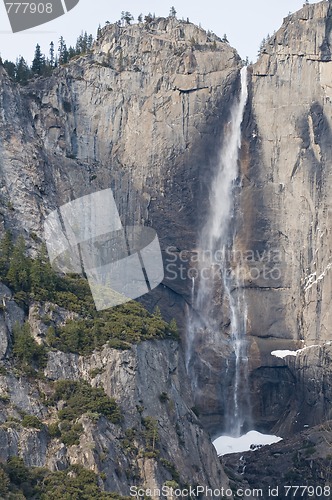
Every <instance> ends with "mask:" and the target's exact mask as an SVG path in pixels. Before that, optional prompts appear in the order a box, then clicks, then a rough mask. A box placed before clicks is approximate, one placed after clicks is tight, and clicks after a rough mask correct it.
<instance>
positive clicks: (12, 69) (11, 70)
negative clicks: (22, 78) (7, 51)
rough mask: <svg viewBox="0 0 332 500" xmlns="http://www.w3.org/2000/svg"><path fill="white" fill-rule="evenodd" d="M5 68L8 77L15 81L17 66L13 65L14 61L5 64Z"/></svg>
mask: <svg viewBox="0 0 332 500" xmlns="http://www.w3.org/2000/svg"><path fill="white" fill-rule="evenodd" d="M2 65H3V67H4V68H5V70H6V72H7V75H8V76H9V78H12V80H15V76H16V64H15V63H13V62H12V61H7V59H6V60H5V61H4V62H3V64H2Z"/></svg>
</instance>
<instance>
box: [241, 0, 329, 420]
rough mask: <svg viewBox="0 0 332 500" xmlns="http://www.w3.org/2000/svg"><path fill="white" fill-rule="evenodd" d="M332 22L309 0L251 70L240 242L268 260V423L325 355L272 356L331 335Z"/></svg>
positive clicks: (264, 314)
mask: <svg viewBox="0 0 332 500" xmlns="http://www.w3.org/2000/svg"><path fill="white" fill-rule="evenodd" d="M331 22H332V11H331V5H330V3H329V2H320V3H318V4H316V5H305V6H304V7H303V9H302V10H300V11H299V12H297V13H296V14H294V15H291V16H289V17H288V18H286V19H285V20H284V24H283V26H282V28H281V29H280V30H279V31H278V32H277V33H276V34H275V35H274V36H273V37H272V38H271V39H270V40H269V41H268V42H267V44H266V47H265V49H264V50H263V54H262V55H261V58H260V59H259V61H258V63H257V64H255V65H254V66H253V67H252V69H251V81H250V94H251V97H250V103H249V104H250V108H249V109H248V118H247V122H246V126H245V130H244V141H245V143H244V147H243V155H242V169H243V175H244V186H243V191H242V194H241V205H242V207H243V211H244V213H245V214H246V219H245V221H246V225H245V227H243V229H242V231H241V245H242V247H243V248H244V249H254V250H255V251H257V254H258V255H263V254H264V252H265V255H266V256H267V258H266V259H265V262H263V264H259V265H258V266H257V263H254V264H253V266H254V267H258V268H260V271H261V275H260V277H259V279H257V280H255V279H251V281H250V280H248V282H247V283H246V288H247V289H246V296H247V301H248V333H249V334H250V336H251V340H252V348H251V352H252V355H251V360H252V363H251V364H252V374H251V377H252V380H253V382H254V386H255V382H256V383H257V379H259V378H260V376H259V372H261V373H262V374H263V378H264V377H265V378H267V379H269V378H270V379H273V380H274V382H272V385H271V384H270V383H266V381H265V382H263V383H262V381H261V383H260V387H261V389H262V387H263V386H264V384H265V385H266V387H265V390H264V389H262V390H261V392H260V395H261V399H260V401H259V402H257V404H256V418H257V420H258V421H259V420H260V421H261V422H262V423H263V420H265V421H266V417H267V418H268V419H269V418H270V419H271V422H272V421H273V420H274V421H275V422H276V421H277V420H278V419H279V417H280V418H281V420H284V419H285V414H284V412H285V411H286V413H287V406H288V404H290V402H291V400H292V399H293V397H294V395H293V394H294V391H295V393H297V394H298V398H299V399H301V398H303V400H307V396H306V394H307V393H308V390H309V389H308V384H309V386H310V385H311V382H310V380H311V378H310V374H309V372H306V373H305V372H304V371H303V370H301V369H300V365H301V362H303V359H304V357H305V359H306V360H308V359H309V358H310V362H309V364H310V365H311V369H312V370H313V371H314V372H315V371H317V370H318V371H319V369H320V368H319V367H320V365H321V356H320V355H313V356H311V354H301V355H300V356H299V359H300V361H299V362H298V364H297V368H298V369H297V370H294V369H292V370H290V371H289V369H288V368H287V366H283V367H281V366H280V360H278V359H277V358H274V361H273V359H272V357H271V355H270V352H271V350H274V349H280V347H279V346H280V345H281V344H280V340H279V339H285V341H284V342H282V344H283V347H282V348H283V349H289V348H290V347H289V346H291V344H292V342H293V347H292V349H296V347H303V345H306V346H311V345H314V344H320V345H323V344H324V343H325V342H327V341H329V340H331V324H332V318H331V313H332V302H331V300H332V298H331V297H332V294H331V291H332V289H331V287H332V232H331V227H332V226H331V221H332V218H331V216H332V204H331V199H332V196H331V194H332V191H331V190H332V184H331V182H332V171H331V168H330V162H331V148H330V144H331V139H332V135H331V127H332V120H331V109H332V102H331V97H332V95H331V82H332V59H331V51H330V46H331V43H332V38H331V36H332V35H331ZM310 33H315V37H314V38H313V37H312V36H310V35H309V34H310ZM257 260H258V259H257ZM251 266H252V264H251ZM249 268H250V266H249ZM264 272H265V276H264ZM298 341H302V342H301V343H300V344H299V343H298ZM317 349H318V348H317ZM305 352H306V353H307V351H305ZM309 352H310V353H313V352H314V349H313V350H310V351H308V353H309ZM320 352H321V353H323V352H325V351H324V349H320ZM322 356H324V355H323V354H322ZM287 359H288V358H287ZM301 360H302V361H301ZM306 363H307V361H306V362H305V364H306ZM276 365H277V366H276ZM326 365H328V363H326ZM293 368H294V367H293ZM276 373H279V377H278V376H275V375H276ZM278 378H279V382H278V383H276V381H277V380H278ZM318 380H321V384H320V387H319V388H318V387H317V386H316V388H315V389H314V392H315V394H316V395H315V396H313V398H314V399H315V398H316V397H318V394H322V393H325V392H326V385H325V384H324V383H323V381H322V379H321V377H318ZM315 383H316V384H317V381H316V382H315ZM256 387H257V386H256ZM272 387H274V389H273V390H271V388H272ZM273 391H274V392H275V404H272V405H271V407H270V412H269V413H268V414H267V415H265V417H264V416H262V414H260V410H259V409H258V407H259V406H261V407H264V409H265V410H266V409H267V405H266V402H265V403H264V398H266V397H269V396H268V394H269V393H270V394H271V392H272V393H273ZM270 397H271V396H270ZM326 397H327V396H326ZM278 399H279V404H278V402H277V401H278ZM286 402H287V403H286ZM309 406H310V405H309ZM309 406H307V408H306V418H309V419H310V423H312V422H313V421H316V423H318V422H319V421H321V420H322V419H323V412H322V411H321V410H320V409H318V408H316V406H315V405H313V406H311V409H310V408H309ZM278 407H279V408H278ZM277 408H278V409H277ZM276 409H277V411H276ZM302 409H304V408H302ZM325 411H326V408H325ZM327 414H328V412H327ZM327 414H326V416H327ZM273 415H274V417H273ZM276 415H277V416H278V418H275V417H276ZM293 416H294V414H292V412H291V413H290V414H289V421H288V424H287V425H289V426H290V427H291V426H292V425H296V424H295V423H294V422H293V423H291V421H292V417H293ZM293 420H295V419H293ZM279 422H280V420H279ZM277 428H278V426H277ZM282 428H283V429H284V430H285V426H283V427H282Z"/></svg>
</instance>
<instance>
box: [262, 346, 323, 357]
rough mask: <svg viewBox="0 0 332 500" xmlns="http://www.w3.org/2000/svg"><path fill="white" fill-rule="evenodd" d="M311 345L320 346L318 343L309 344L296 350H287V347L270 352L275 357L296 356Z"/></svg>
mask: <svg viewBox="0 0 332 500" xmlns="http://www.w3.org/2000/svg"><path fill="white" fill-rule="evenodd" d="M312 347H320V346H319V344H315V345H309V346H307V347H303V348H302V349H297V351H289V350H288V349H279V350H277V351H272V352H271V354H272V356H275V357H276V358H281V359H283V358H285V357H286V356H297V354H298V353H299V352H303V351H305V350H306V349H311V348H312Z"/></svg>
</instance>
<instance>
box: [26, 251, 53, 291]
mask: <svg viewBox="0 0 332 500" xmlns="http://www.w3.org/2000/svg"><path fill="white" fill-rule="evenodd" d="M55 280H56V276H55V273H54V271H53V269H52V267H51V265H50V263H49V259H48V254H47V249H46V246H45V244H43V245H42V248H41V250H40V253H39V255H38V256H37V258H36V259H34V260H33V261H32V263H31V269H30V286H31V291H32V293H33V294H34V295H35V298H37V299H38V300H50V299H51V298H52V294H53V292H54V290H55Z"/></svg>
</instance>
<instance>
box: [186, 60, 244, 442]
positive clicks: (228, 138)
mask: <svg viewBox="0 0 332 500" xmlns="http://www.w3.org/2000/svg"><path fill="white" fill-rule="evenodd" d="M247 97H248V88H247V68H246V67H244V68H242V70H241V93H240V96H239V97H237V98H236V100H235V102H234V104H233V106H232V109H231V118H230V122H229V124H228V125H227V127H226V131H225V136H224V140H223V146H222V148H221V151H220V155H219V158H218V165H217V170H216V173H215V176H214V179H213V180H212V185H211V188H210V196H209V211H208V216H207V220H206V223H205V225H204V227H203V229H202V231H201V234H200V237H199V245H198V247H199V251H198V253H199V263H198V267H199V271H200V272H199V276H200V279H199V282H198V283H196V284H194V288H196V290H195V289H193V288H192V295H193V292H195V291H196V297H192V306H193V307H192V312H191V314H190V315H189V319H188V332H187V367H188V368H189V367H190V359H191V357H193V356H194V346H193V344H194V342H195V335H196V333H197V332H198V331H200V332H204V334H206V335H207V336H208V339H209V340H208V342H209V343H210V344H211V343H212V342H213V341H214V339H215V340H217V337H218V336H220V335H221V332H220V330H221V327H220V324H221V323H222V320H223V319H221V318H222V317H223V315H224V311H221V307H222V306H221V303H222V302H223V303H224V304H227V311H228V315H229V319H230V325H229V331H228V334H229V343H230V346H229V347H228V349H229V353H230V356H231V357H232V359H233V361H234V363H233V377H234V380H233V386H232V388H231V390H232V391H233V394H232V395H229V396H228V397H227V401H228V408H227V411H226V415H225V420H226V427H225V426H224V427H225V429H224V430H225V432H227V433H228V434H229V435H232V436H239V435H240V433H241V430H243V426H244V423H245V421H246V414H247V411H248V409H247V408H246V407H247V406H248V407H249V405H248V401H246V397H247V395H248V391H247V387H246V384H247V381H246V380H247V362H248V358H247V345H246V304H245V296H244V291H243V287H242V286H241V285H242V283H241V276H240V275H241V273H240V269H236V265H235V266H234V262H233V259H231V258H230V256H229V254H230V253H231V252H232V247H233V244H234V241H235V237H236V234H235V228H234V227H232V226H233V225H232V223H231V222H232V218H234V211H235V201H234V200H235V196H234V187H235V181H236V180H237V178H238V170H239V169H238V160H239V150H240V147H241V124H242V119H243V114H244V109H245V106H246V102H247ZM225 307H226V306H225ZM192 362H194V361H192ZM193 375H194V374H193Z"/></svg>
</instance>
